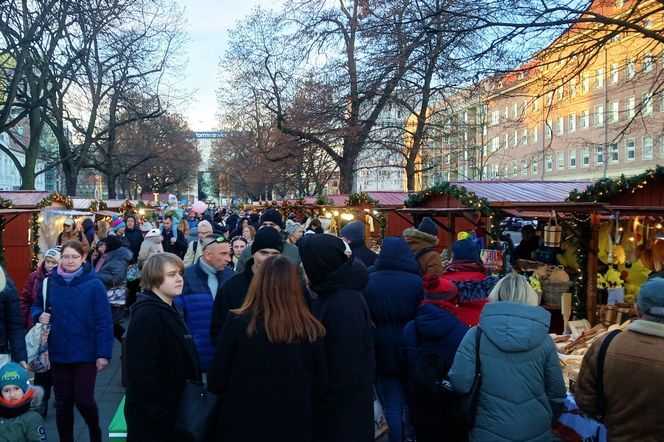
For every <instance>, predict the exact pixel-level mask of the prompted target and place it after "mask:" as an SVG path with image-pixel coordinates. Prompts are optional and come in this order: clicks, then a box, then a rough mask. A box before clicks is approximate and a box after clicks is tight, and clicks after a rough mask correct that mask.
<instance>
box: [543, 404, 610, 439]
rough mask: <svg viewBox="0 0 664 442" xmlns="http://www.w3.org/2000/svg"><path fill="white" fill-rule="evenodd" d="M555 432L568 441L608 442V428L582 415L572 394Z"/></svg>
mask: <svg viewBox="0 0 664 442" xmlns="http://www.w3.org/2000/svg"><path fill="white" fill-rule="evenodd" d="M553 432H554V433H555V434H556V435H557V436H558V437H560V438H561V439H562V440H566V441H574V442H581V441H593V442H606V427H605V426H604V425H602V424H600V423H599V422H597V421H596V420H594V419H591V418H589V417H587V416H584V415H582V414H581V410H579V407H578V406H577V405H576V401H575V400H574V395H572V393H567V399H565V412H564V413H563V414H562V415H561V416H560V418H558V422H556V423H555V424H554V425H553ZM598 435H599V437H598Z"/></svg>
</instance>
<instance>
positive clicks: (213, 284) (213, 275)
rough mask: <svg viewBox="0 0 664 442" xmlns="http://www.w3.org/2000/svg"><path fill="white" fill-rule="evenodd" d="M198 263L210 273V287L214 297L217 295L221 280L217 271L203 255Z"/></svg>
mask: <svg viewBox="0 0 664 442" xmlns="http://www.w3.org/2000/svg"><path fill="white" fill-rule="evenodd" d="M198 263H199V264H200V266H201V269H203V271H204V272H205V273H207V275H208V282H207V284H208V287H209V289H210V293H211V294H212V299H214V298H216V297H217V289H218V288H219V280H218V279H217V271H216V270H215V269H214V267H212V266H211V265H210V264H208V263H206V262H205V260H204V259H203V258H202V257H201V259H199V260H198Z"/></svg>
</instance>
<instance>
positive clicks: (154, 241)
mask: <svg viewBox="0 0 664 442" xmlns="http://www.w3.org/2000/svg"><path fill="white" fill-rule="evenodd" d="M157 253H164V247H163V246H162V245H161V241H159V237H158V236H157V237H152V238H145V240H144V241H143V242H142V243H141V250H140V251H139V252H138V267H139V268H142V267H143V264H145V261H147V260H148V258H150V257H151V256H152V255H156V254H157Z"/></svg>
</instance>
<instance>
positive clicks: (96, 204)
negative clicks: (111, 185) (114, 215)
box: [89, 200, 108, 212]
mask: <svg viewBox="0 0 664 442" xmlns="http://www.w3.org/2000/svg"><path fill="white" fill-rule="evenodd" d="M107 209H108V204H106V203H105V202H104V201H102V200H92V201H91V202H90V208H89V211H90V212H99V211H100V210H107Z"/></svg>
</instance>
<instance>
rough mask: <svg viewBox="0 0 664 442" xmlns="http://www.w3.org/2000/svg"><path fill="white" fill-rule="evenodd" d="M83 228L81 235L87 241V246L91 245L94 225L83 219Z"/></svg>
mask: <svg viewBox="0 0 664 442" xmlns="http://www.w3.org/2000/svg"><path fill="white" fill-rule="evenodd" d="M81 227H83V234H84V235H85V239H87V240H88V244H93V243H94V242H95V233H96V230H95V223H94V222H93V221H92V220H91V219H90V218H85V219H84V220H83V223H82V224H81Z"/></svg>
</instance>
